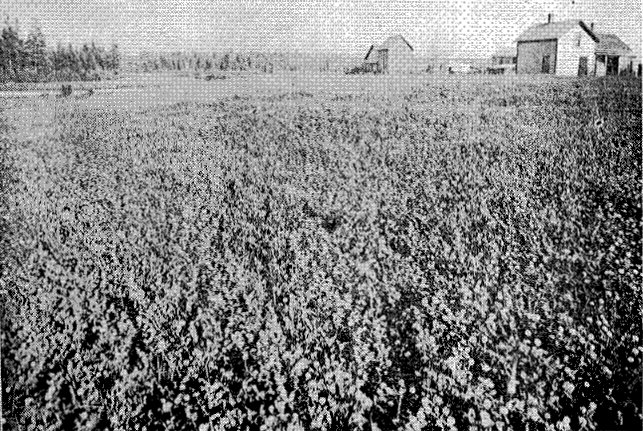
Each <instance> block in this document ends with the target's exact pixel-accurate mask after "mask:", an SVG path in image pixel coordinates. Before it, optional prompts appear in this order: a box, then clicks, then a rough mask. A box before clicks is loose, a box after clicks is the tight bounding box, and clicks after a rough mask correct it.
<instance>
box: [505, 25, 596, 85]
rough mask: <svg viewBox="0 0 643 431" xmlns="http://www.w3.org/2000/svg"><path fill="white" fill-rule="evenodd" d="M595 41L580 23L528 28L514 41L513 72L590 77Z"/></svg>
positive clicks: (593, 35) (586, 28) (586, 27)
mask: <svg viewBox="0 0 643 431" xmlns="http://www.w3.org/2000/svg"><path fill="white" fill-rule="evenodd" d="M598 41H599V39H598V37H597V36H596V35H595V34H594V32H593V31H592V29H591V28H590V27H588V26H587V25H586V24H585V23H584V22H583V21H580V20H567V21H558V22H555V21H554V20H553V16H552V15H551V14H550V15H549V18H548V21H547V23H545V24H538V25H534V26H532V27H529V28H528V29H527V30H525V31H524V32H523V33H522V34H521V35H520V37H519V38H518V45H517V62H516V71H517V73H548V74H555V75H564V76H576V75H578V76H583V75H589V74H593V72H594V70H595V69H594V67H595V50H596V44H597V43H598Z"/></svg>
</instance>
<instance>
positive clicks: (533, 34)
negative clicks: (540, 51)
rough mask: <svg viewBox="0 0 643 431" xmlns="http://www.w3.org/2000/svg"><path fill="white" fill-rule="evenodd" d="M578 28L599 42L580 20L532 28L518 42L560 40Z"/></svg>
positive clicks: (539, 25)
mask: <svg viewBox="0 0 643 431" xmlns="http://www.w3.org/2000/svg"><path fill="white" fill-rule="evenodd" d="M576 26H580V27H581V28H582V29H583V30H585V32H586V33H587V34H588V35H589V36H590V37H591V38H592V39H594V42H598V37H596V35H595V34H594V32H593V31H592V30H591V29H590V28H589V27H588V26H587V25H585V23H584V22H583V21H579V20H567V21H557V22H552V23H550V24H537V25H534V26H531V27H529V28H528V29H527V30H525V31H524V32H522V34H521V35H520V36H519V37H518V42H526V41H532V40H546V39H559V38H561V37H562V36H564V35H565V34H567V32H569V31H570V30H572V29H574V27H576Z"/></svg>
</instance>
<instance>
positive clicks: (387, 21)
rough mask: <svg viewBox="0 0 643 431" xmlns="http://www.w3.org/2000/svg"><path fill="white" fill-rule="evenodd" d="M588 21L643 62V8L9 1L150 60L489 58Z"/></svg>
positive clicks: (5, 13) (607, 0)
mask: <svg viewBox="0 0 643 431" xmlns="http://www.w3.org/2000/svg"><path fill="white" fill-rule="evenodd" d="M548 13H553V14H554V16H555V17H556V18H555V19H556V20H562V19H569V18H574V19H582V20H584V21H585V22H586V23H591V22H593V23H595V29H596V31H597V32H606V33H607V32H609V33H616V34H617V35H618V36H619V37H620V38H621V39H622V40H623V41H624V42H625V43H627V44H628V45H630V47H631V48H632V49H633V50H634V51H635V52H636V53H637V54H639V55H640V54H641V0H407V1H402V0H198V1H195V0H181V1H176V0H139V1H134V0H0V15H1V16H2V17H3V18H6V17H9V18H10V19H11V21H12V22H13V21H14V20H15V19H18V20H19V23H20V28H21V29H22V31H23V32H24V31H27V30H29V28H31V27H33V26H34V25H38V26H40V28H41V29H42V31H43V33H44V35H45V38H46V40H47V43H48V44H49V45H51V46H54V45H55V44H56V43H58V42H62V43H65V44H66V43H70V42H71V43H74V44H76V43H78V44H80V43H83V42H89V41H95V42H96V43H98V44H102V45H111V44H112V43H117V44H118V45H119V47H120V49H121V51H122V52H123V53H125V54H136V53H138V52H141V51H154V52H156V51H176V50H182V51H192V50H195V51H228V50H234V51H248V50H252V51H264V52H265V51H270V52H296V51H305V52H312V53H327V52H340V53H342V54H351V55H356V54H358V55H363V54H365V51H367V50H368V48H369V47H370V45H371V44H373V43H375V44H377V43H380V42H382V41H383V40H384V39H385V38H386V37H388V36H390V35H394V34H402V35H403V36H404V37H405V38H406V39H407V40H408V41H409V43H410V44H411V45H412V46H413V47H414V48H415V51H416V53H417V54H419V55H424V56H435V57H463V58H464V57H467V58H469V57H478V58H482V57H488V56H489V55H491V54H492V53H493V52H494V51H495V50H496V49H498V48H500V47H503V46H507V45H509V46H510V45H512V44H513V43H515V39H516V38H517V37H518V35H519V34H520V32H521V31H523V30H524V29H525V28H527V27H529V26H530V25H533V24H536V23H544V22H546V20H547V14H548Z"/></svg>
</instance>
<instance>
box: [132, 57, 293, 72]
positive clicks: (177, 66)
mask: <svg viewBox="0 0 643 431" xmlns="http://www.w3.org/2000/svg"><path fill="white" fill-rule="evenodd" d="M134 64H135V69H136V70H137V71H139V72H154V71H185V72H217V71H256V72H264V73H272V72H276V71H280V70H296V66H294V65H293V64H291V63H290V62H289V59H288V58H287V56H286V55H284V54H277V53H274V54H273V53H270V54H268V53H259V52H257V53H234V52H227V53H215V52H213V53H197V52H193V53H184V52H174V53H169V54H165V53H163V54H152V53H144V54H141V55H139V56H138V57H137V58H136V59H134Z"/></svg>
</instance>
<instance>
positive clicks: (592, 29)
mask: <svg viewBox="0 0 643 431" xmlns="http://www.w3.org/2000/svg"><path fill="white" fill-rule="evenodd" d="M589 29H590V30H591V31H592V32H594V23H591V24H590V25H589Z"/></svg>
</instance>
